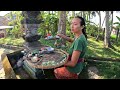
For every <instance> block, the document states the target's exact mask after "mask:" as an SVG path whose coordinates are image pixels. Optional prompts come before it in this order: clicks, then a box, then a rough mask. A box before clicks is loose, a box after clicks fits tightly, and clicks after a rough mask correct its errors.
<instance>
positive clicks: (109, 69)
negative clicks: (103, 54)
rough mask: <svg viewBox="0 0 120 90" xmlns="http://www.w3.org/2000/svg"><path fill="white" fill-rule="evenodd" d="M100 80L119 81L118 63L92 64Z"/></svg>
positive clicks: (119, 63) (119, 65)
mask: <svg viewBox="0 0 120 90" xmlns="http://www.w3.org/2000/svg"><path fill="white" fill-rule="evenodd" d="M94 65H95V66H96V67H97V68H98V70H99V76H101V78H102V79H120V73H119V72H120V68H119V67H120V62H110V61H108V62H104V63H103V62H101V63H94Z"/></svg>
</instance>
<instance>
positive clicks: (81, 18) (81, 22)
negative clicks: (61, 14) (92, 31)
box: [75, 16, 87, 39]
mask: <svg viewBox="0 0 120 90" xmlns="http://www.w3.org/2000/svg"><path fill="white" fill-rule="evenodd" d="M75 18H79V19H80V25H81V26H83V25H84V28H83V29H82V33H83V34H84V35H85V37H86V39H87V34H86V27H85V20H84V18H83V17H80V16H76V17H75Z"/></svg>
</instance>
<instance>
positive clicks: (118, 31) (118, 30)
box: [116, 28, 119, 41]
mask: <svg viewBox="0 0 120 90" xmlns="http://www.w3.org/2000/svg"><path fill="white" fill-rule="evenodd" d="M118 35H119V28H118V30H117V35H116V41H118Z"/></svg>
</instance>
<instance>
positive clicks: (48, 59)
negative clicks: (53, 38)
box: [26, 49, 68, 69]
mask: <svg viewBox="0 0 120 90" xmlns="http://www.w3.org/2000/svg"><path fill="white" fill-rule="evenodd" d="M67 58H68V53H67V52H65V51H63V50H61V49H55V50H54V53H50V54H43V57H41V59H40V60H39V61H38V62H35V63H33V62H32V61H31V60H26V62H27V63H28V64H29V65H30V66H31V67H33V68H39V69H52V68H56V67H60V66H62V65H64V63H66V61H67Z"/></svg>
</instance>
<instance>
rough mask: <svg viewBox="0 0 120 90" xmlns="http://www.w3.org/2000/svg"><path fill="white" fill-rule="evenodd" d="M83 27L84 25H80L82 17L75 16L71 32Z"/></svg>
mask: <svg viewBox="0 0 120 90" xmlns="http://www.w3.org/2000/svg"><path fill="white" fill-rule="evenodd" d="M82 29H83V26H81V25H80V19H79V18H73V20H72V22H71V32H72V33H77V32H79V31H80V30H82Z"/></svg>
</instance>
